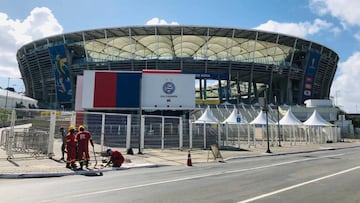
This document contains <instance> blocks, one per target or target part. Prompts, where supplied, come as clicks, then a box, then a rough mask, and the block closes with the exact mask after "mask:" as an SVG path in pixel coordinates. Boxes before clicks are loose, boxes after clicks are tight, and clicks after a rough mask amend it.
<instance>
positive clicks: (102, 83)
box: [82, 70, 141, 109]
mask: <svg viewBox="0 0 360 203" xmlns="http://www.w3.org/2000/svg"><path fill="white" fill-rule="evenodd" d="M140 79H141V72H119V71H117V72H115V71H88V70H86V71H84V80H83V94H82V95H83V98H82V106H83V108H84V109H92V108H94V109H96V108H98V109H117V108H121V109H138V108H139V107H140Z"/></svg>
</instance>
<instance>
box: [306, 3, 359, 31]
mask: <svg viewBox="0 0 360 203" xmlns="http://www.w3.org/2000/svg"><path fill="white" fill-rule="evenodd" d="M309 7H310V9H311V10H312V11H313V12H314V13H317V14H319V15H326V14H330V15H331V16H333V17H335V18H338V19H339V20H340V21H341V22H342V24H343V25H345V26H346V25H357V26H359V25H360V12H359V11H358V10H359V8H360V1H359V0H310V1H309Z"/></svg>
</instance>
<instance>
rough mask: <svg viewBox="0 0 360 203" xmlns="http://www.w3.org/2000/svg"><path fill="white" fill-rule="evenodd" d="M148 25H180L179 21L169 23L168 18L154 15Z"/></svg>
mask: <svg viewBox="0 0 360 203" xmlns="http://www.w3.org/2000/svg"><path fill="white" fill-rule="evenodd" d="M146 25H179V23H178V22H175V21H172V22H171V23H168V22H166V20H163V19H159V18H157V17H154V18H152V19H151V20H149V21H147V22H146Z"/></svg>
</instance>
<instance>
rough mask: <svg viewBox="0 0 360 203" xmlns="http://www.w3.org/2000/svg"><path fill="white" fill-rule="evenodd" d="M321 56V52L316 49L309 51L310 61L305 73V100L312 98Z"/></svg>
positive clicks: (303, 97)
mask: <svg viewBox="0 0 360 203" xmlns="http://www.w3.org/2000/svg"><path fill="white" fill-rule="evenodd" d="M320 56H321V55H320V53H318V52H315V51H311V52H310V53H309V57H308V62H307V65H306V69H305V74H304V85H303V93H302V95H303V96H302V100H303V101H305V100H306V99H310V98H312V96H313V90H314V83H315V77H316V72H317V68H318V66H319V62H320Z"/></svg>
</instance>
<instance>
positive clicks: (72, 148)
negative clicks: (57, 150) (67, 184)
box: [65, 125, 76, 169]
mask: <svg viewBox="0 0 360 203" xmlns="http://www.w3.org/2000/svg"><path fill="white" fill-rule="evenodd" d="M75 135H76V133H75V127H74V126H73V125H70V126H69V128H68V133H67V134H66V136H65V146H66V151H67V157H66V168H73V169H75V168H76V164H75V160H76V137H75Z"/></svg>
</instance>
